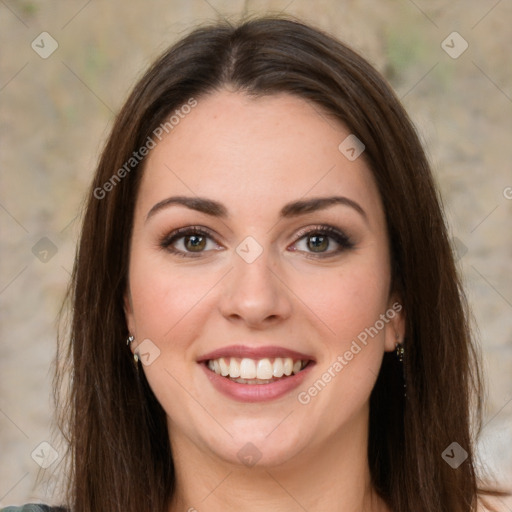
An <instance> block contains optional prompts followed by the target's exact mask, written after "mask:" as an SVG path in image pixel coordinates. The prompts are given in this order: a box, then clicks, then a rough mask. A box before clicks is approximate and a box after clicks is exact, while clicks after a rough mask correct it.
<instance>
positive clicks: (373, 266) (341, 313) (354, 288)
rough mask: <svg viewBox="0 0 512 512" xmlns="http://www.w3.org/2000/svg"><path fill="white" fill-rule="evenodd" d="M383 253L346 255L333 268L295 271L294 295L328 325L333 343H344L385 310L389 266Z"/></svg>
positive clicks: (369, 324)
mask: <svg viewBox="0 0 512 512" xmlns="http://www.w3.org/2000/svg"><path fill="white" fill-rule="evenodd" d="M386 261H387V260H386V258H385V257H379V256H378V254H375V255H370V256H369V257H364V258H363V257H354V258H353V259H351V260H348V259H347V262H346V264H345V265H342V266H340V267H338V268H336V269H327V268H322V269H316V270H315V272H312V273H308V274H306V273H304V274H297V289H298V290H299V291H298V293H297V295H299V296H300V297H301V298H302V297H304V299H303V300H304V303H305V305H306V306H307V307H308V308H309V309H310V310H311V311H312V312H313V313H314V314H315V315H316V316H317V318H318V319H319V320H321V321H323V322H324V323H325V324H326V326H328V328H329V329H328V332H329V333H330V334H329V338H330V339H331V340H332V343H335V344H338V345H339V346H340V347H343V346H344V345H345V344H346V343H347V342H349V343H350V341H351V340H352V339H353V338H355V337H357V336H358V334H359V333H361V332H362V331H364V330H365V329H366V328H368V327H370V326H372V325H374V324H375V322H376V320H377V319H378V318H379V316H380V315H381V314H383V313H385V310H386V307H387V303H388V295H389V285H390V281H389V269H388V267H387V263H386Z"/></svg>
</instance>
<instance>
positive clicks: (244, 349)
mask: <svg viewBox="0 0 512 512" xmlns="http://www.w3.org/2000/svg"><path fill="white" fill-rule="evenodd" d="M219 357H238V358H240V359H243V358H244V357H247V358H249V359H264V358H267V357H268V358H272V357H291V358H292V359H295V360H297V359H301V360H302V361H313V362H315V358H314V357H313V356H311V355H308V354H303V353H301V352H296V351H295V350H289V349H287V348H283V347H277V346H273V345H269V346H266V347H249V346H245V345H229V346H227V347H222V348H219V349H217V350H213V351H212V352H208V354H205V355H202V356H200V357H199V358H198V359H197V362H198V363H204V362H206V361H209V360H210V359H219ZM300 373H302V372H299V373H298V374H297V375H299V374H300ZM258 385H259V386H266V385H267V384H258Z"/></svg>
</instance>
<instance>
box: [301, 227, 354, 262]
mask: <svg viewBox="0 0 512 512" xmlns="http://www.w3.org/2000/svg"><path fill="white" fill-rule="evenodd" d="M297 236H298V237H299V239H298V240H297V242H295V244H294V247H295V249H294V250H296V251H300V252H303V253H305V254H306V255H308V254H309V256H312V257H318V258H326V257H329V256H335V255H336V254H339V253H341V252H343V251H345V250H348V249H352V248H353V247H354V243H353V242H352V240H351V239H350V238H349V237H348V236H347V235H346V234H345V233H343V232H342V231H340V230H339V229H336V228H334V227H332V226H329V225H320V226H315V227H314V228H313V229H311V228H309V229H305V230H301V231H300V233H298V235H297Z"/></svg>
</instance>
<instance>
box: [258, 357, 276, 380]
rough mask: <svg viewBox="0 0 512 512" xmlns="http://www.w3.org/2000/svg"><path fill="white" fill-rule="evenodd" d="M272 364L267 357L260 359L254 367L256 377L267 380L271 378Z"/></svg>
mask: <svg viewBox="0 0 512 512" xmlns="http://www.w3.org/2000/svg"><path fill="white" fill-rule="evenodd" d="M272 371H273V368H272V365H271V364H270V361H269V360H268V359H260V360H259V361H258V366H257V368H256V377H257V378H258V379H260V380H268V379H271V378H272Z"/></svg>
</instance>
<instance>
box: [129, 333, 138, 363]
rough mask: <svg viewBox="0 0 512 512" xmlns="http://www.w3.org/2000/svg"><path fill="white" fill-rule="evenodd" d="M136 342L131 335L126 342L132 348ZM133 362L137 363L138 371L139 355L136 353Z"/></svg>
mask: <svg viewBox="0 0 512 512" xmlns="http://www.w3.org/2000/svg"><path fill="white" fill-rule="evenodd" d="M134 341H135V338H134V337H133V336H132V335H131V334H130V336H128V339H127V340H126V344H127V345H128V346H130V345H131V344H132V343H133V342H134ZM133 360H134V361H135V366H136V368H137V370H138V369H139V367H138V366H137V363H138V362H139V354H137V353H136V352H135V353H134V354H133Z"/></svg>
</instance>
